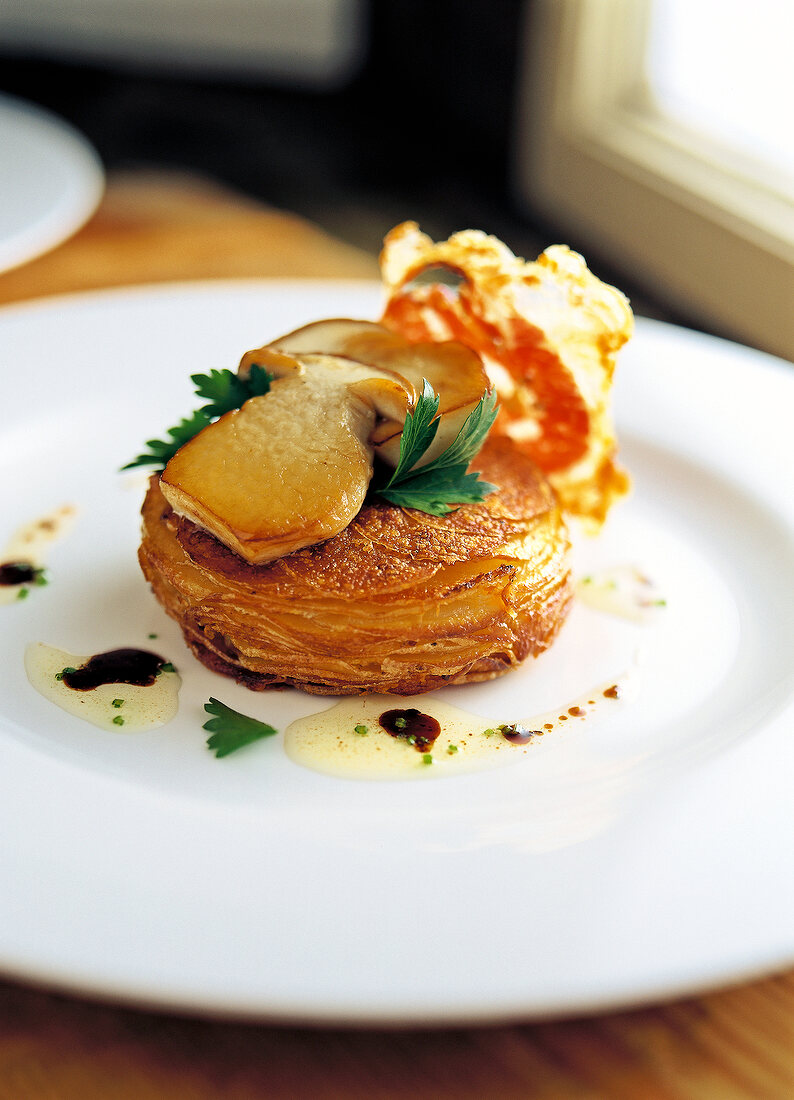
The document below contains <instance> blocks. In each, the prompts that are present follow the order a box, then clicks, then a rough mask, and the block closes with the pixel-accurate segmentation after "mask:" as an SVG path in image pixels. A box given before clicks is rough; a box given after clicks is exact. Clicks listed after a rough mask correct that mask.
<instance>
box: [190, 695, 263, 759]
mask: <svg viewBox="0 0 794 1100" xmlns="http://www.w3.org/2000/svg"><path fill="white" fill-rule="evenodd" d="M204 710H205V711H206V712H207V714H214V715H215V717H214V718H210V720H209V721H208V722H205V723H204V725H203V726H202V729H205V730H206V731H207V732H208V733H211V734H212V736H211V737H209V738H207V748H208V749H210V750H211V751H212V752H214V753H215V755H216V756H228V755H229V753H232V752H236V751H237V749H241V748H243V747H244V746H245V745H250V744H251V743H252V742H253V741H259V740H261V739H262V738H263V737H273V736H274V734H276V733H278V730H276V729H274V728H273V727H272V726H269V725H267V723H266V722H259V721H257V719H256V718H249V717H248V715H246V714H240V712H239V711H237V710H232V708H231V707H227V706H226V704H225V703H221V702H220V700H218V699H213V698H212V696H210V701H209V702H208V703H205V704H204Z"/></svg>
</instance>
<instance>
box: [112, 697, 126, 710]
mask: <svg viewBox="0 0 794 1100" xmlns="http://www.w3.org/2000/svg"><path fill="white" fill-rule="evenodd" d="M111 706H114V707H115V708H116V710H118V708H119V707H123V706H124V700H123V699H114V700H113V702H112V704H111Z"/></svg>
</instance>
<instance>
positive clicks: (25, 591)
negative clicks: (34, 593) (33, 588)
mask: <svg viewBox="0 0 794 1100" xmlns="http://www.w3.org/2000/svg"><path fill="white" fill-rule="evenodd" d="M29 595H30V589H29V588H20V590H19V592H17V599H18V600H26V599H27V598H28V596H29Z"/></svg>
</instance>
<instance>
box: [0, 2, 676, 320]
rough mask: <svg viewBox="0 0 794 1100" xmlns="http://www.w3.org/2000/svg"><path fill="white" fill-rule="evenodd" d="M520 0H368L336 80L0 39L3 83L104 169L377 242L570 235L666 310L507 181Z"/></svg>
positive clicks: (515, 240)
mask: <svg viewBox="0 0 794 1100" xmlns="http://www.w3.org/2000/svg"><path fill="white" fill-rule="evenodd" d="M528 7H531V4H530V5H527V4H526V3H524V2H523V0H467V2H466V3H460V2H459V0H458V2H455V0H435V2H434V3H432V4H428V3H425V2H424V0H369V3H368V4H366V5H365V6H364V8H363V14H364V18H363V22H362V27H363V34H362V41H361V49H360V56H359V59H358V61H357V63H356V64H355V65H354V66H352V67H351V71H350V72H349V74H348V75H347V76H346V78H345V79H344V80H342V81H340V82H339V83H338V86H336V87H325V88H320V89H316V88H314V89H312V88H308V87H301V86H300V84H299V83H294V84H290V82H289V81H284V80H283V79H274V78H272V77H268V76H264V77H262V78H261V79H259V78H256V77H254V76H252V75H251V73H246V74H245V75H244V76H235V77H230V76H229V75H226V76H218V75H214V74H213V75H207V74H204V73H200V74H199V73H197V72H191V71H189V70H188V71H185V70H184V69H182V68H179V69H172V70H171V71H169V70H168V69H167V68H165V67H164V66H162V65H151V64H139V65H136V64H130V63H129V62H126V63H121V62H109V61H107V60H102V61H99V60H95V59H92V60H88V61H86V60H71V59H68V60H67V59H64V58H63V57H62V56H60V55H59V56H57V57H56V56H53V54H52V53H49V54H48V53H46V52H42V51H39V52H38V53H36V52H35V51H30V50H27V51H26V50H25V49H20V47H19V45H17V46H15V47H14V49H13V50H8V49H4V48H3V46H2V44H0V91H4V92H7V93H9V94H13V95H17V96H20V97H22V98H24V99H27V100H30V101H32V102H34V103H38V104H41V105H43V106H45V107H47V108H49V109H50V110H52V111H54V112H55V113H57V114H58V115H60V116H61V117H63V118H65V119H67V120H69V121H70V122H72V123H73V124H74V125H75V126H76V127H77V128H78V129H79V130H81V131H82V132H83V133H84V134H85V135H86V137H87V138H88V139H89V140H90V141H91V143H92V144H93V145H94V147H95V148H96V149H97V151H98V152H99V155H100V156H101V158H102V161H103V162H104V165H105V168H106V170H108V171H109V172H112V171H114V170H128V169H136V168H155V167H156V168H165V169H177V170H187V171H190V172H195V173H199V174H201V175H204V176H207V177H209V178H211V179H214V180H218V181H221V182H223V183H226V184H228V185H230V186H231V187H233V188H236V189H238V190H239V191H242V192H244V193H246V194H248V195H250V196H253V197H255V198H257V199H259V200H262V201H263V202H265V203H268V204H270V205H272V206H276V207H279V208H282V209H285V210H290V211H294V212H296V213H298V214H301V215H303V216H305V217H307V218H309V219H311V220H312V221H314V222H316V223H317V224H319V225H320V226H322V227H323V228H325V229H326V230H328V231H329V232H330V233H332V234H334V235H336V236H337V237H339V238H341V239H343V240H345V241H348V242H350V243H352V244H355V245H358V246H359V247H362V248H364V249H366V250H367V251H368V252H371V253H376V252H377V251H378V249H379V247H380V244H381V241H382V238H383V236H384V234H385V232H387V231H388V229H390V228H391V227H392V226H393V225H395V224H397V223H398V222H400V221H402V220H404V219H406V218H411V219H413V220H415V221H418V222H419V223H420V225H421V227H422V228H423V229H424V230H425V231H426V232H428V233H429V234H430V235H431V236H433V237H434V238H436V239H440V238H442V237H446V236H447V235H448V234H449V233H451V232H453V231H455V230H457V229H464V228H480V229H484V230H486V231H488V232H490V233H494V234H496V235H497V236H499V237H500V238H501V239H503V240H504V241H505V242H506V243H507V244H508V245H509V246H510V247H511V248H512V249H513V251H514V252H516V253H518V254H519V255H522V256H525V257H527V258H534V257H535V256H536V255H537V254H538V252H540V251H541V250H542V249H543V248H544V247H545V246H546V245H547V244H551V243H555V242H556V241H558V240H564V241H565V243H567V244H570V245H571V247H573V248H576V249H578V250H580V251H582V252H584V253H585V255H586V257H587V259H588V262H589V264H590V266H591V268H592V269H593V270H594V271H595V272H596V273H597V274H598V275H600V276H601V277H602V278H605V279H606V280H607V281H611V282H614V283H616V284H617V285H619V286H620V287H621V288H622V289H623V290H624V291H625V292H626V293H628V294H629V296H630V297H631V298H632V301H633V304H634V307H635V310H636V311H637V312H639V313H642V314H645V315H646V316H656V317H663V318H665V319H668V320H673V321H675V320H680V321H682V323H686V319H682V318H676V317H674V316H671V314H670V311H669V310H666V309H664V308H663V306H662V305H661V303H659V302H655V301H654V300H653V298H652V296H649V295H648V293H647V288H646V292H645V293H643V292H642V290H641V288H639V287H636V286H631V285H627V282H626V278H625V274H621V275H618V274H617V273H615V272H613V271H611V270H610V268H609V265H608V264H607V263H606V262H604V261H603V260H602V258H601V257H599V256H594V255H593V254H592V252H588V250H587V249H586V248H585V247H584V246H583V245H581V244H580V243H579V242H577V240H575V239H571V237H570V234H563V233H562V231H561V230H560V229H559V228H558V227H555V226H554V225H548V224H544V223H543V221H542V219H539V218H537V217H535V216H534V215H533V212H532V211H528V210H526V209H523V208H520V206H519V203H518V201H517V199H516V198H515V196H514V194H513V192H512V189H511V182H510V181H511V151H512V148H513V144H514V143H513V134H514V128H515V126H516V124H517V121H516V118H515V104H516V99H517V87H518V83H519V81H520V79H521V66H522V64H523V59H522V56H521V40H522V35H521V28H522V25H523V20H524V19H525V18H526V17H527V11H528Z"/></svg>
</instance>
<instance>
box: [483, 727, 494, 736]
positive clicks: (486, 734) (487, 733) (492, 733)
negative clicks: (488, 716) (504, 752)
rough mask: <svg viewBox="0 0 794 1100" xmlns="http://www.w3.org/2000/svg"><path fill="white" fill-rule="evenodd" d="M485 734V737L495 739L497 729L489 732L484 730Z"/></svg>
mask: <svg viewBox="0 0 794 1100" xmlns="http://www.w3.org/2000/svg"><path fill="white" fill-rule="evenodd" d="M483 734H484V735H485V736H486V737H494V736H495V735H496V730H495V729H487V730H483Z"/></svg>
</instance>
